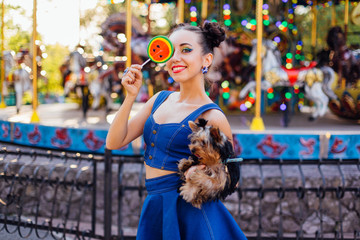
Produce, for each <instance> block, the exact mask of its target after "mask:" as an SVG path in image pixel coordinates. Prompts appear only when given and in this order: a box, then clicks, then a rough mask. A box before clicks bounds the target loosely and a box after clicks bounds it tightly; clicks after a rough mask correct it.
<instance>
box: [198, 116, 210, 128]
mask: <svg viewBox="0 0 360 240" xmlns="http://www.w3.org/2000/svg"><path fill="white" fill-rule="evenodd" d="M207 122H208V121H207V120H206V119H204V118H199V122H198V123H196V125H198V126H199V127H202V128H205V126H206V124H207Z"/></svg>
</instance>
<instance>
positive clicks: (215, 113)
mask: <svg viewBox="0 0 360 240" xmlns="http://www.w3.org/2000/svg"><path fill="white" fill-rule="evenodd" d="M203 117H204V118H205V119H206V120H208V122H209V123H210V124H211V125H219V124H221V123H222V122H224V121H226V122H228V120H227V118H226V116H225V114H224V112H223V111H221V109H220V108H213V109H210V110H208V111H206V112H204V113H203Z"/></svg>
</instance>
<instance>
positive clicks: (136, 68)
mask: <svg viewBox="0 0 360 240" xmlns="http://www.w3.org/2000/svg"><path fill="white" fill-rule="evenodd" d="M121 83H122V85H123V86H124V88H125V89H126V92H127V95H126V97H125V100H124V102H123V104H122V105H121V107H120V109H119V111H118V112H117V113H116V115H115V118H114V120H113V122H112V123H111V125H110V128H109V131H108V134H107V137H106V148H107V149H119V148H121V147H123V146H125V145H126V144H129V143H130V142H131V141H132V140H134V139H135V138H137V137H139V136H140V135H141V134H142V133H143V130H144V124H145V122H146V119H147V118H148V117H149V115H150V113H151V109H152V106H153V104H154V101H155V99H156V97H157V94H156V95H154V96H153V97H152V98H151V99H150V100H149V101H148V102H147V103H146V104H145V105H144V107H143V108H142V109H141V110H140V111H139V112H138V113H137V114H136V115H135V116H134V117H132V118H131V119H130V120H129V116H130V111H131V108H132V106H133V104H134V102H135V99H136V96H137V95H138V93H139V90H140V87H141V85H142V74H141V67H140V65H132V66H131V67H130V68H129V71H128V72H127V74H126V75H125V76H124V77H123V78H122V80H121Z"/></svg>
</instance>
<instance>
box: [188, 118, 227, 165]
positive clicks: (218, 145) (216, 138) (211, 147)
mask: <svg viewBox="0 0 360 240" xmlns="http://www.w3.org/2000/svg"><path fill="white" fill-rule="evenodd" d="M206 124H207V120H205V119H203V118H200V119H199V122H198V123H195V122H193V121H189V126H190V128H191V130H192V134H190V136H189V138H190V141H191V143H190V145H189V148H190V151H191V153H192V154H193V155H194V156H196V157H197V158H198V160H199V161H200V162H202V163H204V164H206V165H212V164H217V163H219V161H221V162H225V161H226V159H228V158H229V157H231V156H232V155H233V148H232V145H231V142H230V141H229V139H228V138H227V137H226V135H225V134H224V133H223V132H221V131H220V129H219V128H217V127H213V126H208V125H206Z"/></svg>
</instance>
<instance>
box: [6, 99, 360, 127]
mask: <svg viewBox="0 0 360 240" xmlns="http://www.w3.org/2000/svg"><path fill="white" fill-rule="evenodd" d="M118 107H119V105H115V109H117V108H118ZM141 107H142V104H141V103H138V104H135V105H134V107H133V111H132V114H135V113H136V112H137V111H138V110H139V109H141ZM115 112H116V110H113V111H111V112H110V113H109V114H106V113H105V110H103V109H100V110H97V111H95V110H89V111H88V114H87V118H86V119H83V117H82V112H81V110H80V109H79V106H78V104H76V103H66V104H43V105H40V106H39V107H38V109H37V114H38V115H39V118H40V124H43V125H49V126H64V127H72V128H92V129H108V128H109V122H111V119H112V118H113V117H114V114H115ZM32 113H33V111H32V107H31V106H30V105H27V106H23V107H22V108H21V111H20V113H19V114H16V109H15V107H6V108H3V109H0V119H1V120H9V121H15V122H23V123H29V122H30V119H31V116H32ZM227 117H228V120H229V122H230V125H231V127H232V130H233V132H234V133H253V131H250V130H249V125H250V123H251V121H252V119H253V115H252V114H248V113H229V114H227ZM308 117H309V114H307V113H296V114H292V115H290V123H289V125H288V127H284V124H283V123H282V122H283V115H282V113H272V114H264V115H262V119H263V122H264V125H265V132H266V133H270V132H276V133H280V132H281V133H289V134H291V133H296V132H297V133H298V132H301V133H309V132H317V133H319V132H321V133H326V132H330V133H333V134H334V133H345V134H346V133H349V134H350V133H351V134H354V132H358V133H359V134H360V122H359V121H353V120H346V119H340V118H338V117H337V116H335V115H333V114H331V113H330V112H328V113H327V114H326V115H325V116H324V117H322V118H319V119H317V120H315V121H309V120H308Z"/></svg>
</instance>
